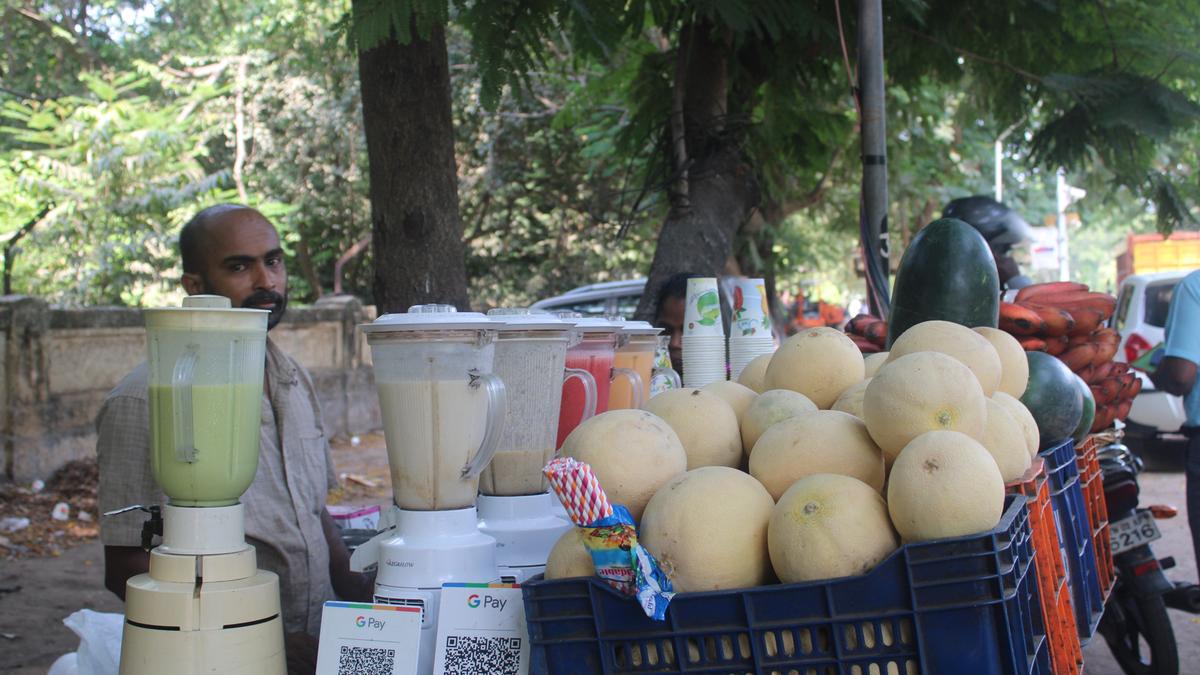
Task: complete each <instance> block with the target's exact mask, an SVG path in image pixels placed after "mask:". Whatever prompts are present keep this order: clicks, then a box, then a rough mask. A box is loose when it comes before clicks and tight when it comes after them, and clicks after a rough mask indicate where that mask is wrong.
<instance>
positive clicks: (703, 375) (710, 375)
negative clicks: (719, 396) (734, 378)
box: [683, 367, 726, 389]
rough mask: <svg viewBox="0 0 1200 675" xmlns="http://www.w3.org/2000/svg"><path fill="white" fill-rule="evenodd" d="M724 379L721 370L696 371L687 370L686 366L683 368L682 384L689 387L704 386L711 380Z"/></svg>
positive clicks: (720, 380)
mask: <svg viewBox="0 0 1200 675" xmlns="http://www.w3.org/2000/svg"><path fill="white" fill-rule="evenodd" d="M725 379H726V378H725V373H724V372H723V371H722V372H716V371H713V372H696V371H694V370H688V369H687V368H686V367H685V368H684V369H683V386H685V387H688V388H691V389H699V388H701V387H706V386H708V385H710V384H712V383H713V382H724V381H725Z"/></svg>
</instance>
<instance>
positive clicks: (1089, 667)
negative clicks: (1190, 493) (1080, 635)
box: [1083, 472, 1200, 675]
mask: <svg viewBox="0 0 1200 675" xmlns="http://www.w3.org/2000/svg"><path fill="white" fill-rule="evenodd" d="M1183 482H1184V481H1183V474H1182V473H1178V472H1166V473H1152V472H1145V473H1143V474H1142V475H1141V477H1140V481H1139V484H1140V485H1141V488H1142V496H1141V503H1142V504H1143V505H1149V504H1172V505H1174V506H1177V507H1178V508H1179V516H1178V517H1176V518H1172V519H1171V520H1160V521H1158V528H1159V529H1160V530H1161V531H1162V533H1163V538H1162V540H1160V541H1157V542H1155V543H1154V552H1155V553H1156V554H1157V555H1158V556H1159V557H1160V558H1161V557H1165V556H1173V557H1174V558H1175V561H1176V563H1177V566H1176V567H1175V569H1173V570H1168V571H1167V576H1168V577H1170V578H1171V579H1176V580H1179V581H1187V580H1191V581H1195V580H1196V556H1195V553H1194V551H1193V550H1192V546H1191V535H1190V534H1189V533H1188V524H1187V513H1186V512H1185V509H1184V492H1183ZM1170 614H1171V624H1172V625H1173V626H1174V628H1175V641H1176V643H1177V644H1178V645H1179V664H1180V667H1179V672H1180V673H1184V674H1187V673H1200V617H1195V616H1192V615H1190V614H1185V613H1183V612H1179V611H1176V610H1170ZM1083 660H1084V665H1085V671H1086V672H1087V673H1088V675H1121V669H1120V668H1118V667H1117V664H1116V662H1115V661H1113V658H1112V654H1111V653H1110V652H1109V651H1108V645H1106V644H1104V638H1101V637H1100V636H1096V639H1095V640H1093V641H1092V642H1091V644H1089V645H1088V646H1086V647H1084V649H1083Z"/></svg>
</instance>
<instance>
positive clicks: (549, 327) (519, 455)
mask: <svg viewBox="0 0 1200 675" xmlns="http://www.w3.org/2000/svg"><path fill="white" fill-rule="evenodd" d="M488 318H490V319H492V321H494V322H496V324H497V326H498V329H499V337H498V338H497V341H496V362H495V369H494V372H495V373H496V374H497V375H499V376H500V378H501V379H502V380H504V386H505V389H506V391H507V393H508V417H507V421H506V422H505V425H504V434H503V435H502V436H501V440H500V447H499V448H498V449H497V450H496V455H495V456H494V457H492V462H491V464H490V465H488V468H487V469H485V470H484V472H483V475H482V476H481V480H480V482H479V493H480V494H479V529H480V531H481V532H484V533H485V534H488V535H490V536H491V537H493V538H494V539H495V540H496V560H497V562H498V564H499V565H500V577H501V580H502V581H505V582H508V583H521V582H524V581H525V580H527V579H529V578H531V577H533V576H535V575H537V574H540V573H541V572H542V571H543V570H544V569H545V566H546V558H547V557H549V555H550V549H552V548H554V544H555V542H556V541H558V538H559V537H560V536H561V535H562V533H563V532H565V531H566V530H568V529H570V527H571V524H570V523H569V522H567V521H565V520H563V519H561V518H559V517H557V516H556V515H555V512H556V508H555V507H556V506H557V504H558V500H557V499H556V498H554V497H553V496H551V494H550V493H549V492H548V487H549V486H548V485H547V484H546V480H545V477H544V476H543V475H542V467H544V466H545V465H546V464H547V463H548V462H549V461H550V460H551V459H553V458H554V449H555V436H556V434H557V432H558V412H559V406H560V403H561V401H562V390H563V387H564V385H565V384H566V383H567V382H568V381H571V380H579V383H578V384H579V385H580V386H581V387H582V389H583V391H584V402H583V408H584V411H583V415H584V417H585V418H587V417H591V416H592V415H593V414H594V413H595V410H596V381H595V379H594V378H593V377H592V374H591V373H589V372H588V371H586V370H583V369H580V368H566V367H565V366H566V359H567V348H568V347H569V346H571V344H573V343H574V342H576V341H577V340H578V336H577V334H576V333H575V332H574V331H573V328H572V324H571V323H569V322H565V321H562V320H560V319H558V318H556V317H554V316H552V315H550V314H545V313H541V314H539V313H534V312H532V311H531V310H528V309H524V308H500V309H493V310H491V311H489V312H488Z"/></svg>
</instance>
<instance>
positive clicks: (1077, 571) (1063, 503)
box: [1040, 440, 1104, 644]
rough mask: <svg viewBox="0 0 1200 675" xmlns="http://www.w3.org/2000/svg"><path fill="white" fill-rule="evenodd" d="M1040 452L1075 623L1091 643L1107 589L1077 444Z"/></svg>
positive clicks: (1082, 638) (1084, 640) (1084, 639)
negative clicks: (1098, 564) (1081, 477)
mask: <svg viewBox="0 0 1200 675" xmlns="http://www.w3.org/2000/svg"><path fill="white" fill-rule="evenodd" d="M1040 454H1041V456H1042V457H1043V458H1045V460H1046V473H1047V474H1048V476H1049V480H1050V503H1051V504H1052V505H1053V507H1054V520H1055V522H1056V524H1057V525H1058V539H1059V544H1060V545H1061V546H1062V554H1063V562H1064V563H1065V564H1066V568H1067V583H1068V585H1070V587H1071V605H1072V607H1073V608H1074V609H1075V625H1076V628H1078V630H1079V641H1080V644H1087V643H1088V641H1089V640H1091V639H1092V636H1093V635H1095V634H1096V627H1097V626H1098V625H1099V624H1100V616H1101V615H1102V614H1103V613H1104V589H1103V588H1101V587H1100V574H1099V571H1098V569H1097V567H1096V549H1095V548H1094V547H1093V546H1092V526H1091V523H1090V522H1089V521H1088V515H1087V502H1086V501H1085V500H1084V496H1083V486H1082V485H1081V484H1080V482H1079V469H1078V467H1077V465H1076V463H1075V444H1074V443H1073V442H1072V441H1070V440H1067V441H1065V442H1063V443H1062V444H1060V445H1057V446H1055V447H1053V448H1049V449H1046V450H1043V451H1042V452H1041V453H1040Z"/></svg>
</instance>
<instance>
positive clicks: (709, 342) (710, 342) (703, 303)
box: [683, 277, 727, 388]
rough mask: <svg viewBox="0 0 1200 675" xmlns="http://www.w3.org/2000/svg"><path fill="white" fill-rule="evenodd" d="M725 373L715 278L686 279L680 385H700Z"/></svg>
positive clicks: (723, 330) (719, 298) (723, 347)
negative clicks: (681, 380)
mask: <svg viewBox="0 0 1200 675" xmlns="http://www.w3.org/2000/svg"><path fill="white" fill-rule="evenodd" d="M726 375H727V368H726V363H725V326H724V325H723V324H722V322H721V296H720V294H719V293H718V292H717V280H716V279H714V278H712V277H706V278H698V279H688V280H687V298H686V299H685V304H684V309H683V386H685V387H697V388H698V387H703V386H704V385H706V384H711V383H713V382H718V381H720V380H724V379H725V378H726Z"/></svg>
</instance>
